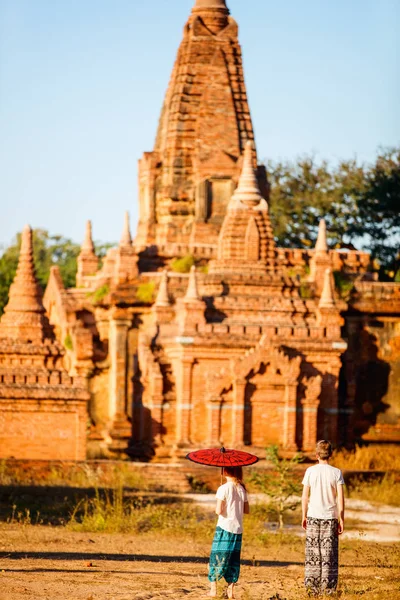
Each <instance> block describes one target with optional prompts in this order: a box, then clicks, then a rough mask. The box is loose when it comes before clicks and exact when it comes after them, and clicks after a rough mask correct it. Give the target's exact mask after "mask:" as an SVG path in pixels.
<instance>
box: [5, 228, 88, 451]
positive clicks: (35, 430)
mask: <svg viewBox="0 0 400 600" xmlns="http://www.w3.org/2000/svg"><path fill="white" fill-rule="evenodd" d="M64 356H65V351H64V349H63V347H62V346H61V345H60V344H59V343H58V342H56V341H55V339H54V336H53V331H52V328H51V326H50V324H49V321H48V319H47V316H46V315H45V309H44V306H43V303H42V294H41V290H40V288H39V285H38V282H37V279H36V276H35V268H34V263H33V247H32V230H31V228H30V227H29V226H26V227H25V228H24V230H23V232H22V240H21V250H20V257H19V263H18V270H17V274H16V276H15V279H14V282H13V284H12V285H11V287H10V294H9V301H8V304H7V306H6V307H5V311H4V314H3V316H2V317H1V319H0V458H16V459H24V460H25V459H43V460H45V459H60V460H84V459H85V458H86V427H87V419H88V414H87V403H88V400H89V397H90V396H89V393H88V391H87V389H86V382H85V381H84V380H83V378H81V377H70V376H69V374H68V373H67V371H66V369H65V368H64Z"/></svg>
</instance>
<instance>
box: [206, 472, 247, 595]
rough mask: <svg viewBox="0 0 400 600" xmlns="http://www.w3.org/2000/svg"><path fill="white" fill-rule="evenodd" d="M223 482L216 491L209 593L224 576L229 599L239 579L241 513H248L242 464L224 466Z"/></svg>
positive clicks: (215, 591) (214, 591)
mask: <svg viewBox="0 0 400 600" xmlns="http://www.w3.org/2000/svg"><path fill="white" fill-rule="evenodd" d="M223 475H224V476H225V477H226V483H225V484H224V485H221V486H220V487H219V488H218V490H217V506H216V509H215V512H216V513H217V515H218V523H217V529H216V531H215V536H214V540H213V543H212V548H211V556H210V568H209V572H208V579H209V581H210V582H211V589H210V593H209V596H210V597H211V598H215V597H216V595H217V583H216V582H217V581H218V580H219V579H222V577H224V578H225V581H226V582H227V583H228V590H227V594H228V598H234V586H235V583H236V582H237V580H238V579H239V573H240V551H241V548H242V531H243V514H248V513H249V512H250V509H249V502H248V499H247V492H246V488H245V486H244V483H243V470H242V467H224V470H223Z"/></svg>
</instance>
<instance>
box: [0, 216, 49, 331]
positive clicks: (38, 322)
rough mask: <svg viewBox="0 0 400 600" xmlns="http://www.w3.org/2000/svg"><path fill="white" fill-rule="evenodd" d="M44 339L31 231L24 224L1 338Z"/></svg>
mask: <svg viewBox="0 0 400 600" xmlns="http://www.w3.org/2000/svg"><path fill="white" fill-rule="evenodd" d="M45 337H50V327H49V323H48V321H47V318H46V317H45V309H44V306H43V302H42V292H41V289H40V287H39V284H38V281H37V279H36V275H35V266H34V262H33V244H32V229H31V228H30V227H29V225H26V226H25V227H24V229H23V231H22V236H21V249H20V254H19V261H18V269H17V273H16V275H15V278H14V281H13V283H12V284H11V286H10V291H9V300H8V304H7V306H6V307H5V309H4V315H3V316H2V318H1V321H0V338H10V339H18V340H21V341H29V342H38V343H40V342H42V341H43V339H44V338H45Z"/></svg>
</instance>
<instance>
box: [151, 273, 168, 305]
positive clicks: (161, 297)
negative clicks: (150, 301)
mask: <svg viewBox="0 0 400 600" xmlns="http://www.w3.org/2000/svg"><path fill="white" fill-rule="evenodd" d="M170 304H171V303H170V301H169V293H168V273H167V270H166V269H164V271H163V272H162V274H161V281H160V286H159V288H158V293H157V298H156V301H155V306H161V307H166V306H170Z"/></svg>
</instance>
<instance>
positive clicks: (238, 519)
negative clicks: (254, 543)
mask: <svg viewBox="0 0 400 600" xmlns="http://www.w3.org/2000/svg"><path fill="white" fill-rule="evenodd" d="M217 498H218V500H223V501H224V502H225V510H224V513H223V514H222V515H219V517H218V523H217V526H218V527H221V529H224V530H225V531H229V532H230V533H242V532H243V509H244V503H245V502H247V492H246V490H245V489H244V488H243V487H242V486H241V485H240V483H238V484H237V485H236V484H235V483H234V482H233V481H229V480H228V481H227V482H226V483H224V485H221V486H220V487H219V488H218V490H217Z"/></svg>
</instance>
